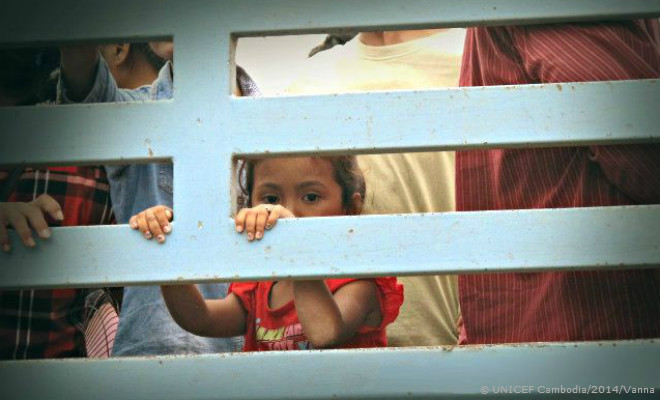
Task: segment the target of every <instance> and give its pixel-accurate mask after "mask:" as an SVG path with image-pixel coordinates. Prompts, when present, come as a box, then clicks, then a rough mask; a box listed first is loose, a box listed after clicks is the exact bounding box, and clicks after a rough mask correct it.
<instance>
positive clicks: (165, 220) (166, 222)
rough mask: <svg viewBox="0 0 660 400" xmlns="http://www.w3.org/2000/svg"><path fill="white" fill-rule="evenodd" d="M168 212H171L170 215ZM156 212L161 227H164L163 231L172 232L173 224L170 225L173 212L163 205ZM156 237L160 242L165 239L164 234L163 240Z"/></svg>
mask: <svg viewBox="0 0 660 400" xmlns="http://www.w3.org/2000/svg"><path fill="white" fill-rule="evenodd" d="M168 212H169V215H170V216H169V217H168V216H167V214H168ZM154 214H156V219H157V220H158V225H160V228H161V229H162V231H163V233H170V232H172V226H171V225H170V221H171V216H172V212H170V211H169V210H168V209H167V208H165V207H163V208H161V209H159V210H156V212H154ZM156 239H157V240H158V242H159V243H162V242H164V241H165V236H163V240H162V241H161V240H160V239H158V237H156Z"/></svg>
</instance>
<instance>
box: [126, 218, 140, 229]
mask: <svg viewBox="0 0 660 400" xmlns="http://www.w3.org/2000/svg"><path fill="white" fill-rule="evenodd" d="M128 224H129V225H130V226H131V228H133V229H138V228H139V227H140V226H139V225H138V217H137V215H134V216H132V217H131V219H129V220H128Z"/></svg>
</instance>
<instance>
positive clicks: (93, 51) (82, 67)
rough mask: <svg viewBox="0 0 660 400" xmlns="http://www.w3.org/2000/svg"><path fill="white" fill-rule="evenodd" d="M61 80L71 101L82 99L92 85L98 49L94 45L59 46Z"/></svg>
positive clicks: (97, 60) (97, 59)
mask: <svg viewBox="0 0 660 400" xmlns="http://www.w3.org/2000/svg"><path fill="white" fill-rule="evenodd" d="M60 56H61V61H60V63H61V74H62V80H63V82H64V83H65V84H66V88H67V96H68V97H69V99H70V100H71V101H82V100H83V99H84V98H85V97H87V94H88V93H89V92H90V91H91V90H92V87H93V86H94V78H95V77H96V68H97V64H98V62H99V51H98V46H96V45H78V46H67V47H61V48H60Z"/></svg>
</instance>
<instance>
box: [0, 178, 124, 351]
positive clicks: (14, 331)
mask: <svg viewBox="0 0 660 400" xmlns="http://www.w3.org/2000/svg"><path fill="white" fill-rule="evenodd" d="M8 175H9V173H8V172H7V171H6V170H4V171H2V170H0V191H1V189H2V188H3V187H4V185H5V184H6V180H7V178H8ZM42 194H48V195H50V196H51V197H53V198H54V199H55V200H56V201H57V202H58V203H59V204H60V206H61V207H62V212H63V213H64V220H63V221H62V222H61V223H60V222H53V221H52V220H50V226H80V225H104V224H111V223H113V222H114V217H113V214H112V208H111V204H110V187H109V184H108V180H107V178H106V175H105V170H104V169H103V168H101V167H51V168H46V169H38V170H35V169H25V171H23V173H22V174H21V177H20V179H19V181H18V183H17V184H16V187H15V188H14V190H13V192H12V194H11V196H10V197H9V201H17V202H19V201H20V202H29V201H32V200H34V199H35V198H37V197H39V196H40V195H42ZM21 245H22V244H21V243H18V242H17V241H14V243H12V246H14V247H15V246H21ZM0 256H1V255H0ZM85 295H86V290H83V289H55V290H19V291H0V359H28V358H52V357H81V356H84V355H85V350H84V349H85V346H84V339H83V330H82V328H83V326H82V321H83V311H84V301H85Z"/></svg>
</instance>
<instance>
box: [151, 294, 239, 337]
mask: <svg viewBox="0 0 660 400" xmlns="http://www.w3.org/2000/svg"><path fill="white" fill-rule="evenodd" d="M161 292H162V293H163V298H164V299H165V304H167V308H168V309H169V310H170V314H172V318H173V319H174V321H176V323H177V324H178V325H179V326H180V327H181V328H183V329H185V330H186V331H188V332H190V333H193V334H195V335H198V336H207V337H232V336H237V335H242V334H243V333H245V319H246V315H245V310H244V309H243V306H242V305H241V301H240V300H239V299H238V297H236V295H235V294H233V293H230V294H229V295H228V296H227V297H225V298H224V299H214V300H205V299H204V298H203V297H202V295H201V293H200V292H199V290H198V289H197V286H195V285H177V286H161Z"/></svg>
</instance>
